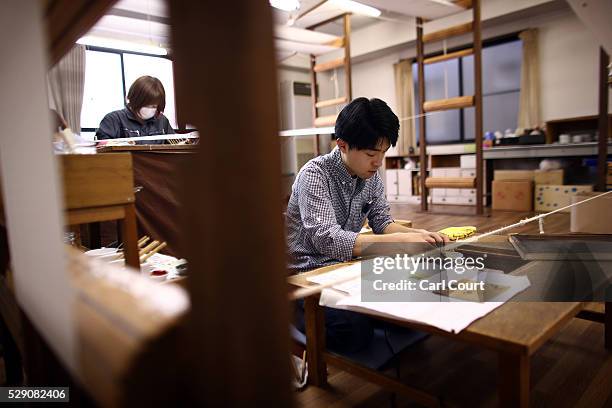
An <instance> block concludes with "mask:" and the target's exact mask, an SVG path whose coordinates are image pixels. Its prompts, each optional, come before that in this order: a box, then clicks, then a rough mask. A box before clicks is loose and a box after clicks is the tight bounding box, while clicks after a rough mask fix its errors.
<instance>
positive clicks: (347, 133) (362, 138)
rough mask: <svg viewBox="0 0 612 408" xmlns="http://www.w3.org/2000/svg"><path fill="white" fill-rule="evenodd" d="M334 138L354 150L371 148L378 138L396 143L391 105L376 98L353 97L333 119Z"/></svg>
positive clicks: (394, 116) (396, 132)
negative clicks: (334, 126) (334, 121)
mask: <svg viewBox="0 0 612 408" xmlns="http://www.w3.org/2000/svg"><path fill="white" fill-rule="evenodd" d="M335 132H336V138H338V139H342V140H344V141H345V142H347V143H348V145H349V148H351V149H353V148H356V149H357V150H363V149H375V148H376V147H377V146H379V144H380V142H381V140H382V139H386V140H388V141H389V144H390V145H391V146H395V143H397V137H398V132H399V120H398V119H397V116H396V115H395V113H393V111H392V110H391V108H389V106H388V105H387V104H386V103H385V102H384V101H382V100H380V99H377V98H372V99H369V100H368V99H367V98H357V99H354V100H353V101H352V102H351V103H349V104H348V105H346V106H345V107H344V109H342V111H341V112H340V114H339V115H338V119H336V128H335Z"/></svg>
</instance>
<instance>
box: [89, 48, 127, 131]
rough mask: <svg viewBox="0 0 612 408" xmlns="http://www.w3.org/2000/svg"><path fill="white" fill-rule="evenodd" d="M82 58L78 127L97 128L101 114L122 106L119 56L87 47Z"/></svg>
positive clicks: (102, 115)
mask: <svg viewBox="0 0 612 408" xmlns="http://www.w3.org/2000/svg"><path fill="white" fill-rule="evenodd" d="M85 58H86V62H85V89H84V93H83V108H82V110H81V127H82V128H97V127H98V125H99V124H100V121H101V120H102V118H103V117H104V115H106V114H107V113H109V112H112V111H114V110H117V109H121V108H123V79H122V75H123V74H122V73H121V55H120V54H116V53H111V52H98V51H89V50H88V51H85Z"/></svg>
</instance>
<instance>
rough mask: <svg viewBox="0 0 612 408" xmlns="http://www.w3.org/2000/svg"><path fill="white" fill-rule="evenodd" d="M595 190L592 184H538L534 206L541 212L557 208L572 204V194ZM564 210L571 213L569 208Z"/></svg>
mask: <svg viewBox="0 0 612 408" xmlns="http://www.w3.org/2000/svg"><path fill="white" fill-rule="evenodd" d="M590 191H593V186H590V185H582V186H579V185H576V186H569V185H568V186H564V185H537V186H536V189H535V197H534V206H535V210H536V211H539V212H549V211H553V210H557V209H559V208H561V207H565V206H568V205H570V204H571V202H572V196H575V195H576V194H578V193H583V192H590ZM563 212H566V213H569V212H570V211H569V209H567V210H564V211H563Z"/></svg>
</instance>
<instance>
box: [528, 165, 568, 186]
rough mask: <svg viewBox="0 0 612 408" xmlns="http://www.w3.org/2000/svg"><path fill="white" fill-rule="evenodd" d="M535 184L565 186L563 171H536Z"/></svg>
mask: <svg viewBox="0 0 612 408" xmlns="http://www.w3.org/2000/svg"><path fill="white" fill-rule="evenodd" d="M533 181H534V183H535V184H536V185H537V184H543V185H544V184H554V185H560V184H563V169H559V170H536V171H535V172H534V177H533Z"/></svg>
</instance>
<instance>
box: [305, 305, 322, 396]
mask: <svg viewBox="0 0 612 408" xmlns="http://www.w3.org/2000/svg"><path fill="white" fill-rule="evenodd" d="M319 298H320V296H319V295H315V296H308V297H307V298H305V299H304V319H305V321H306V353H307V354H306V358H307V360H308V373H309V381H308V382H309V383H310V384H312V385H315V386H317V387H322V386H324V385H326V384H327V365H326V364H325V357H324V356H323V353H324V352H325V315H324V313H323V308H322V307H321V306H319Z"/></svg>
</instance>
